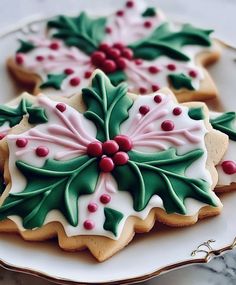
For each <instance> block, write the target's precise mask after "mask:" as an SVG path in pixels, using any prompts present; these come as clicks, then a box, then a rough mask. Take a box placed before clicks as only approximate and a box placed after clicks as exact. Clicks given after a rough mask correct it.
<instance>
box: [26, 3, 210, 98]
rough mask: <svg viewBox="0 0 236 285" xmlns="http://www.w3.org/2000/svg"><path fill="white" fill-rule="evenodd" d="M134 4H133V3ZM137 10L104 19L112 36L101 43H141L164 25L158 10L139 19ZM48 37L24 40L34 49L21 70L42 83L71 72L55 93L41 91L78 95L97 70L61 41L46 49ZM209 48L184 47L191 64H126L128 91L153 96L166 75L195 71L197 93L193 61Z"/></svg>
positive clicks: (199, 72)
mask: <svg viewBox="0 0 236 285" xmlns="http://www.w3.org/2000/svg"><path fill="white" fill-rule="evenodd" d="M135 4H136V3H135ZM137 6H138V5H137ZM140 11H141V12H142V11H144V8H143V7H142V10H140V7H138V8H137V9H136V8H132V9H131V8H125V9H124V12H125V14H124V16H123V17H117V16H116V14H113V15H111V16H109V17H108V18H107V26H108V27H110V28H111V29H112V33H111V34H107V35H106V37H105V39H104V42H107V43H109V44H114V43H116V42H123V43H125V44H130V43H134V42H135V41H137V40H139V39H142V38H143V37H145V36H148V35H150V33H151V31H152V30H153V29H155V28H157V27H158V26H159V25H161V24H162V23H163V22H165V21H166V19H165V16H164V15H163V13H162V12H161V11H159V9H157V14H156V16H155V17H142V16H141V12H140ZM147 20H148V21H150V22H151V23H152V26H151V27H150V28H145V27H144V25H143V23H144V22H145V21H147ZM172 29H174V30H176V31H178V30H179V29H181V26H180V25H172ZM49 37H50V33H49V34H48V35H46V36H45V35H38V36H31V37H29V38H27V39H29V40H31V41H32V42H33V43H34V44H35V45H36V46H37V48H35V49H33V50H32V51H30V52H28V53H26V54H24V63H23V65H22V66H23V67H24V68H26V69H28V70H29V71H30V72H33V73H36V74H38V75H39V76H40V77H41V79H42V81H43V82H44V81H45V80H46V78H47V74H48V73H53V74H56V73H62V72H63V71H64V69H65V68H73V69H74V73H73V74H71V75H69V76H68V77H67V78H66V79H65V80H64V81H63V83H62V86H61V90H55V89H52V88H47V89H44V90H43V91H44V92H46V94H57V93H58V94H59V95H63V96H71V95H72V94H75V93H78V92H80V91H81V89H82V88H84V87H86V86H87V85H88V79H87V78H85V76H84V74H85V72H87V71H93V70H94V69H95V68H96V67H95V66H93V65H92V64H91V62H90V57H89V56H87V55H86V54H84V53H83V52H81V51H79V50H78V49H77V48H75V47H72V48H70V47H67V46H65V44H64V43H63V41H60V40H56V41H57V42H58V43H59V44H60V49H59V50H56V51H55V50H51V49H50V48H48V46H49V45H50V43H51V42H52V41H55V39H53V40H52V39H50V38H49ZM209 49H210V48H204V47H201V46H197V47H196V46H191V45H189V46H185V47H183V48H182V50H183V52H184V53H185V54H186V55H188V56H189V58H190V60H189V61H187V62H184V61H177V60H173V59H170V58H169V57H167V56H160V57H158V58H157V59H155V60H152V61H147V60H143V63H142V64H141V65H136V64H135V61H134V60H132V61H127V67H126V69H125V70H124V72H125V73H126V75H127V83H128V85H129V89H130V91H131V92H133V93H138V92H139V89H140V88H145V89H146V90H147V92H152V85H158V86H159V87H160V88H161V87H165V86H168V85H169V81H168V75H169V74H171V73H183V74H185V75H187V76H189V72H190V71H191V70H194V71H196V72H197V76H196V78H192V84H193V87H194V88H195V89H196V90H197V89H199V86H200V83H201V81H202V80H203V79H204V75H203V70H202V68H201V67H200V66H198V65H197V64H196V61H195V57H196V55H197V54H198V53H199V52H203V51H206V50H209ZM38 55H42V56H44V57H45V60H44V61H42V62H38V61H36V59H35V58H36V56H38ZM50 56H54V57H55V58H54V59H53V60H49V59H48V57H50ZM168 64H175V66H176V70H175V71H170V70H168V69H167V67H166V66H167V65H168ZM150 66H156V67H158V68H159V69H160V72H158V73H157V74H152V73H150V72H149V71H148V68H149V67H150ZM75 76H76V77H79V78H80V79H81V82H80V84H79V85H78V86H75V87H73V86H71V85H70V79H71V78H73V77H75Z"/></svg>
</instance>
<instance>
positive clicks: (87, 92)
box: [82, 72, 133, 141]
mask: <svg viewBox="0 0 236 285" xmlns="http://www.w3.org/2000/svg"><path fill="white" fill-rule="evenodd" d="M82 96H83V101H84V102H85V105H86V107H87V111H86V112H85V113H84V116H85V117H86V118H87V119H89V120H91V121H92V122H93V123H94V124H95V125H96V127H97V139H98V140H100V141H106V140H109V139H112V138H114V137H115V136H116V135H118V134H120V125H121V123H122V122H124V121H125V120H126V119H127V118H128V110H129V109H130V107H131V106H132V105H133V101H132V100H131V99H130V98H129V97H128V96H127V85H126V84H120V85H118V86H117V87H114V86H113V85H112V84H111V82H110V80H109V79H108V78H107V77H106V76H105V74H104V73H102V72H97V73H96V75H95V76H94V78H93V80H92V86H91V87H90V88H84V89H83V90H82Z"/></svg>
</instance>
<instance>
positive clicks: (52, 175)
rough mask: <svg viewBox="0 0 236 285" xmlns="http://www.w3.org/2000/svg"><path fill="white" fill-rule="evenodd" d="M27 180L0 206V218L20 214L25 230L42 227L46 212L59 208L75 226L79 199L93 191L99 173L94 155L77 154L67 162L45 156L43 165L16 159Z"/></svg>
mask: <svg viewBox="0 0 236 285" xmlns="http://www.w3.org/2000/svg"><path fill="white" fill-rule="evenodd" d="M16 166H17V168H18V169H19V170H20V172H21V173H22V174H23V175H24V177H25V178H26V181H27V185H26V187H25V189H24V190H23V191H22V192H20V193H15V194H14V193H10V194H9V196H8V197H7V198H6V199H5V201H4V203H3V205H2V206H1V207H0V220H3V219H5V218H6V217H8V216H10V215H19V216H20V217H22V219H23V226H24V227H25V228H26V229H33V228H36V227H41V226H42V225H43V222H44V220H45V218H46V215H47V214H48V213H49V212H50V211H51V210H54V209H57V210H59V211H60V212H61V213H62V214H63V215H64V216H65V218H66V219H67V220H68V222H69V223H70V224H71V225H73V226H77V225H78V199H79V197H80V196H81V195H85V194H91V193H93V192H94V190H95V188H96V184H97V180H98V176H99V172H98V166H97V160H96V158H89V157H88V156H80V157H77V158H74V159H71V160H68V161H57V160H53V159H48V160H47V161H46V162H45V164H44V165H43V166H42V167H35V166H31V165H29V164H27V163H25V162H22V161H17V162H16Z"/></svg>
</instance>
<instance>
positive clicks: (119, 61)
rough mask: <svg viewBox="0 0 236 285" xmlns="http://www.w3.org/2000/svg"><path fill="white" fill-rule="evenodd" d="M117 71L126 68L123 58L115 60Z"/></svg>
mask: <svg viewBox="0 0 236 285" xmlns="http://www.w3.org/2000/svg"><path fill="white" fill-rule="evenodd" d="M116 64H117V67H118V69H121V70H124V69H125V68H126V59H125V58H124V57H119V58H118V59H117V60H116Z"/></svg>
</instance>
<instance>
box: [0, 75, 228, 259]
mask: <svg viewBox="0 0 236 285" xmlns="http://www.w3.org/2000/svg"><path fill="white" fill-rule="evenodd" d="M127 92H128V89H127V86H126V84H124V83H123V84H120V85H118V86H117V87H115V86H113V85H112V84H111V82H110V80H109V79H108V78H107V77H106V76H105V75H104V74H103V73H102V72H100V71H98V72H96V73H95V74H94V75H93V79H92V84H91V87H88V88H84V89H83V90H82V96H80V95H76V96H74V97H72V98H70V99H65V98H64V102H62V101H55V100H52V99H49V98H48V97H46V96H44V95H39V96H37V97H36V99H35V104H36V106H37V107H38V108H41V109H42V110H44V113H45V115H46V117H47V121H45V122H44V123H41V124H36V125H35V126H34V127H32V126H31V127H30V128H29V126H27V124H26V122H25V121H26V119H27V117H25V118H24V119H23V121H22V123H21V124H20V125H18V126H16V127H15V128H13V129H12V132H11V134H8V135H7V136H6V137H5V138H4V141H5V142H7V146H8V147H6V144H1V152H2V155H3V156H4V157H5V158H6V162H5V167H4V177H5V183H6V184H7V186H6V190H5V191H4V192H3V194H2V196H1V198H0V205H1V206H0V220H1V222H0V231H3V232H19V233H20V234H21V236H22V237H23V238H24V239H26V240H35V241H37V240H45V239H48V238H51V237H53V236H58V242H59V245H60V246H61V247H62V248H63V249H65V250H80V249H83V248H85V247H88V249H89V250H90V251H91V252H92V254H93V255H94V256H95V257H96V258H97V259H98V260H99V261H103V260H105V259H107V258H109V257H110V256H112V255H113V254H114V253H115V252H117V251H118V250H120V249H121V248H122V247H124V246H125V245H127V244H128V243H129V242H130V241H131V239H132V238H133V236H134V234H135V232H147V231H149V230H150V229H151V228H152V227H153V225H154V222H155V221H156V220H158V221H160V222H162V223H165V224H167V225H170V226H176V227H179V226H188V225H191V224H194V223H196V222H197V220H198V219H201V218H204V217H208V216H214V215H217V214H219V213H220V210H221V207H222V205H221V202H220V200H219V199H218V198H217V196H216V195H215V193H214V192H213V191H212V189H213V188H214V187H215V184H216V182H217V172H216V169H215V166H214V164H218V163H219V161H220V159H221V158H222V156H223V154H224V152H225V150H226V147H227V139H228V138H227V136H226V135H224V134H222V133H220V132H219V131H216V130H213V129H212V127H211V125H210V124H209V121H208V118H207V110H206V106H205V105H204V104H203V103H188V104H187V103H186V104H183V105H180V104H178V103H177V102H176V100H175V98H174V96H173V94H172V93H171V92H170V91H169V90H160V91H159V92H156V93H154V94H151V95H147V96H135V95H133V94H130V93H127ZM81 99H82V100H81ZM75 102H80V103H79V108H78V107H75ZM217 144H220V145H221V148H220V152H219V151H218V152H217V151H216V148H217ZM213 162H214V163H213Z"/></svg>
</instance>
